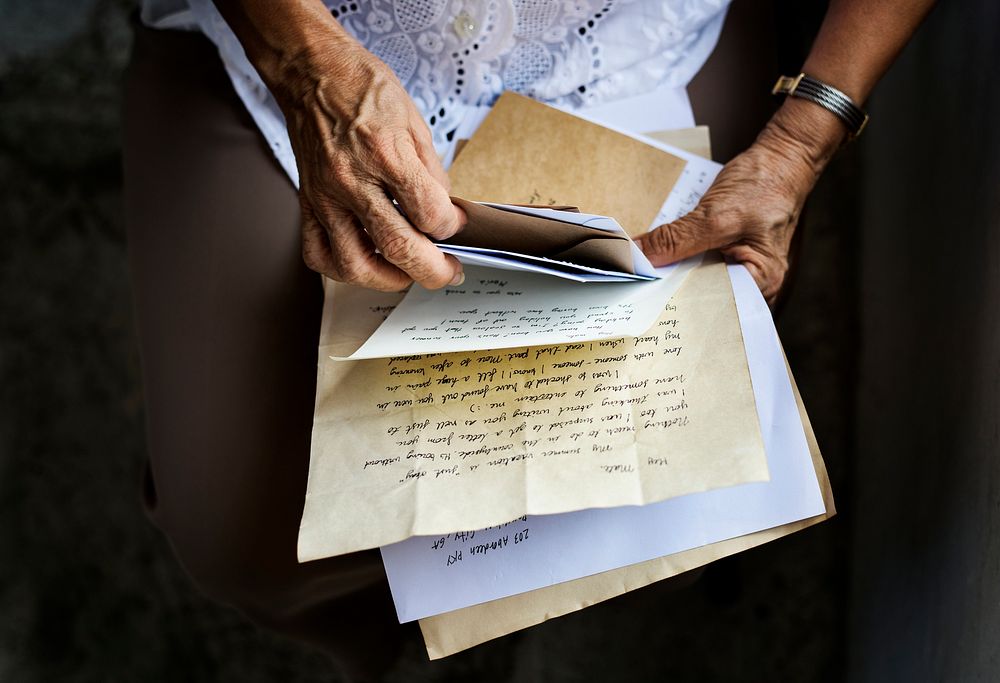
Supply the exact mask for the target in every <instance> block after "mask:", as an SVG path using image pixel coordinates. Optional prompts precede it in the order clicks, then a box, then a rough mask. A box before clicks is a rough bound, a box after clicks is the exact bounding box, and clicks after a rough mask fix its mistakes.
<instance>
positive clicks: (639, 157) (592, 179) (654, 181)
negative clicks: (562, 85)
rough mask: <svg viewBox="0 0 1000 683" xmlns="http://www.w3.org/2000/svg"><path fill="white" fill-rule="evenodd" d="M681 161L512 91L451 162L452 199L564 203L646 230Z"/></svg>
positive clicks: (632, 229)
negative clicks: (454, 197)
mask: <svg viewBox="0 0 1000 683" xmlns="http://www.w3.org/2000/svg"><path fill="white" fill-rule="evenodd" d="M684 164H685V162H684V160H683V159H681V158H679V157H675V156H674V155H672V154H670V153H668V152H665V151H663V150H661V149H658V148H656V147H652V146H650V145H647V144H645V143H643V142H641V141H639V140H636V139H634V138H631V137H629V136H627V135H623V134H621V133H618V132H616V131H613V130H610V129H608V128H604V127H603V126H599V125H597V124H594V123H590V122H588V121H584V120H583V119H580V118H578V117H575V116H572V115H571V114H566V113H564V112H561V111H559V110H558V109H554V108H552V107H549V106H547V105H544V104H541V103H539V102H535V101H534V100H531V99H528V98H527V97H523V96H521V95H517V94H515V93H509V92H508V93H504V94H503V95H501V96H500V98H499V99H498V100H497V102H496V104H495V105H494V106H493V110H492V111H491V112H490V113H489V115H488V116H487V117H486V119H485V120H484V121H483V123H482V125H480V127H479V129H478V130H477V131H476V133H475V135H473V136H472V138H471V139H470V140H469V141H468V142H467V143H466V144H465V145H464V147H463V148H462V150H461V154H460V155H459V156H458V157H456V159H455V161H454V163H453V164H452V167H451V170H450V171H449V176H450V177H451V181H452V186H451V192H452V194H453V195H455V196H456V197H464V198H465V199H471V200H475V201H490V202H501V203H505V204H569V205H572V206H578V207H580V209H581V210H583V211H585V212H586V213H593V214H599V215H602V216H611V217H613V218H615V219H616V220H617V221H618V222H619V223H620V224H621V226H622V227H623V228H625V230H626V232H628V233H629V234H630V235H632V236H635V235H639V234H642V233H644V232H646V230H648V229H649V226H650V225H651V224H652V222H653V220H654V219H655V218H656V215H657V213H659V211H660V208H661V207H662V206H663V203H664V201H665V200H666V198H667V195H668V194H669V193H670V189H671V188H672V187H673V186H674V183H675V182H677V179H678V178H679V177H680V174H681V172H682V171H683V170H684Z"/></svg>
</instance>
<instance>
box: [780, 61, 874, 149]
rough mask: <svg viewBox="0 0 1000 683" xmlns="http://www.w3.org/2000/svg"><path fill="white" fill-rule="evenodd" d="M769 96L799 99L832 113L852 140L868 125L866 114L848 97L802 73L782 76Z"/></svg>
mask: <svg viewBox="0 0 1000 683" xmlns="http://www.w3.org/2000/svg"><path fill="white" fill-rule="evenodd" d="M771 94H772V95H788V96H789V97H801V98H802V99H804V100H809V101H810V102H814V103H815V104H818V105H819V106H821V107H823V108H824V109H826V110H827V111H830V112H833V113H834V114H835V115H836V116H837V118H839V119H840V120H841V121H843V122H844V125H846V126H847V131H848V135H849V136H850V138H851V139H852V140H853V139H854V138H856V137H858V136H859V135H861V131H863V130H864V129H865V126H867V125H868V114H867V113H865V111H864V110H862V109H861V107H859V106H858V105H856V104H854V101H853V100H852V99H851V98H850V97H848V96H847V95H845V94H844V93H842V92H841V91H839V90H837V89H836V88H834V87H833V86H832V85H827V84H826V83H824V82H823V81H820V80H817V79H815V78H813V77H812V76H807V75H806V74H804V73H803V74H799V75H798V76H782V77H781V78H779V79H778V82H777V83H775V84H774V88H773V89H772V90H771Z"/></svg>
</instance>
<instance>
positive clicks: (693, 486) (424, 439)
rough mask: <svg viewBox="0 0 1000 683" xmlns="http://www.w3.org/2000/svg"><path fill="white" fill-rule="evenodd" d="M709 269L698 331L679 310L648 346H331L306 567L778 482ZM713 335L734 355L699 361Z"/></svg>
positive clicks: (321, 394)
mask: <svg viewBox="0 0 1000 683" xmlns="http://www.w3.org/2000/svg"><path fill="white" fill-rule="evenodd" d="M704 268H724V266H723V265H721V264H718V263H715V264H712V265H709V266H704ZM699 270H700V269H695V270H694V271H693V272H692V275H691V276H690V277H689V279H688V282H691V281H692V280H693V281H694V283H693V284H691V285H688V284H685V285H684V287H688V286H691V287H692V288H693V289H692V291H694V292H698V294H697V295H696V296H695V297H694V300H695V302H696V304H697V303H700V304H702V305H703V306H704V308H703V310H702V313H701V314H700V316H699V318H700V321H699V324H697V325H692V324H690V323H689V322H688V321H686V319H685V317H683V316H681V315H678V311H677V310H676V308H675V307H674V306H672V305H667V307H666V309H665V310H663V312H662V314H661V315H660V316H659V318H658V319H657V320H656V321H655V323H654V325H653V326H652V327H651V328H650V329H649V330H648V332H646V333H645V334H643V335H642V336H640V337H626V338H618V339H606V340H599V341H593V342H579V343H569V344H559V345H549V346H524V347H518V348H509V349H501V350H483V351H473V352H466V353H449V354H432V355H406V356H393V357H390V358H382V359H376V360H366V361H354V362H346V363H345V362H334V361H332V360H330V359H329V358H328V357H327V355H326V354H325V353H324V349H323V348H322V347H321V359H320V372H319V386H318V388H317V408H316V422H315V427H314V431H313V450H312V460H311V465H310V475H309V486H308V492H307V497H306V506H305V512H304V514H303V520H302V527H301V531H300V536H299V556H300V559H301V560H309V559H316V558H320V557H327V556H332V555H338V554H342V553H347V552H351V551H354V550H360V549H363V548H370V547H374V546H379V545H385V544H388V543H392V542H396V541H399V540H402V539H404V538H408V537H410V536H413V535H431V534H448V533H452V532H456V531H460V530H462V529H474V528H484V527H489V526H493V525H498V524H503V523H506V522H508V521H509V520H511V519H515V518H517V517H518V516H521V515H525V514H533V515H535V514H554V513H560V512H568V511H572V510H579V509H584V508H591V507H611V506H621V505H640V504H645V503H650V502H654V501H659V500H664V499H666V498H671V497H675V496H680V495H684V494H688V493H693V492H697V491H704V490H708V489H713V488H719V487H725V486H732V485H736V484H740V483H745V482H749V481H762V480H766V479H767V476H768V475H767V465H766V459H765V456H764V450H763V444H762V441H761V436H760V430H759V426H758V423H757V418H756V411H755V407H754V398H753V393H752V390H751V386H750V379H749V374H748V372H747V366H746V360H745V356H744V355H743V353H742V338H741V335H740V329H739V323H738V321H737V318H736V316H735V315H733V314H732V311H731V310H728V309H727V308H726V306H728V307H730V308H731V307H732V305H733V304H732V298H731V295H730V294H729V292H728V291H721V292H716V291H714V290H713V289H712V288H707V289H706V288H705V287H702V286H700V285H699V278H697V277H696V274H697V273H698V272H699ZM723 282H725V280H723ZM336 299H337V297H336V296H335V295H334V296H330V295H329V292H328V297H327V312H329V311H330V310H334V309H336V308H337V304H336ZM457 311H458V309H456V315H459V313H458V312H457ZM704 311H715V313H710V314H707V315H706V314H705V313H704ZM372 314H373V315H374V314H375V312H374V311H372ZM376 324H377V323H376ZM328 329H329V328H328V326H326V325H324V330H325V331H327V330H328ZM708 336H711V338H713V339H714V340H716V348H718V344H722V345H723V346H724V347H728V348H730V349H732V352H731V353H727V354H724V355H721V356H720V355H713V357H712V358H711V359H710V360H709V359H703V358H702V351H701V350H702V349H703V348H705V347H706V345H705V344H704V341H705V339H706V338H707V337H708Z"/></svg>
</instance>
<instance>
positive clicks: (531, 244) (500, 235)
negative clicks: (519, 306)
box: [440, 197, 635, 274]
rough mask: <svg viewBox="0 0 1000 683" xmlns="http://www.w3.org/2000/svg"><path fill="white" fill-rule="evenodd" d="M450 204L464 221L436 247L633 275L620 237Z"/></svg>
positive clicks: (624, 239) (629, 254) (627, 250)
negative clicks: (538, 258)
mask: <svg viewBox="0 0 1000 683" xmlns="http://www.w3.org/2000/svg"><path fill="white" fill-rule="evenodd" d="M451 201H452V202H453V203H454V204H455V205H456V206H459V207H461V209H462V210H463V211H465V215H466V216H467V218H468V220H467V222H466V224H465V227H464V228H462V231H461V232H459V233H458V234H456V235H455V236H453V237H450V238H448V239H446V240H441V241H440V244H450V245H455V246H463V247H479V248H482V249H500V250H503V251H508V252H512V253H516V254H527V255H529V256H544V257H545V258H549V259H556V260H558V261H565V262H567V263H573V264H577V265H581V266H589V267H591V268H601V269H604V270H611V271H616V272H621V273H633V274H634V272H635V268H634V264H633V261H632V245H631V244H630V242H629V239H628V238H627V237H626V236H625V235H622V234H615V233H613V232H607V231H606V230H598V229H597V228H588V227H586V226H583V225H574V224H572V223H564V222H562V221H559V220H555V219H547V218H542V217H540V216H530V215H527V214H521V213H515V212H512V211H504V210H503V209H498V208H494V207H492V206H486V205H484V204H478V203H476V202H470V201H466V200H464V199H459V198H458V197H452V198H451Z"/></svg>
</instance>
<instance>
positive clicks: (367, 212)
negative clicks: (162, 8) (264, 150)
mask: <svg viewBox="0 0 1000 683" xmlns="http://www.w3.org/2000/svg"><path fill="white" fill-rule="evenodd" d="M215 4H216V5H217V6H218V8H219V10H220V11H221V12H222V14H223V16H224V17H225V18H226V21H227V22H228V23H229V25H230V27H232V29H233V31H234V32H235V33H236V35H237V37H238V38H239V39H240V42H241V43H242V44H243V47H244V49H245V50H246V53H247V57H248V58H249V59H250V61H251V62H252V63H253V65H254V66H255V67H256V68H257V71H258V73H259V74H260V75H261V77H262V78H263V79H264V82H265V83H266V84H267V86H268V88H270V90H271V92H272V93H273V94H274V96H275V98H276V99H277V101H278V105H279V106H280V107H281V110H282V112H283V113H284V115H285V120H286V122H287V124H288V134H289V137H290V138H291V142H292V149H293V151H294V152H295V159H296V162H297V164H298V169H299V199H300V203H301V206H302V255H303V258H304V259H305V262H306V265H308V266H309V267H310V268H312V269H313V270H315V271H317V272H320V273H322V274H324V275H326V276H328V277H331V278H333V279H335V280H339V281H341V282H347V283H350V284H355V285H361V286H364V287H371V288H374V289H381V290H387V291H397V290H400V289H403V288H405V287H406V286H407V285H409V284H410V283H411V282H413V281H414V280H415V281H417V282H419V283H420V284H421V285H423V286H425V287H428V288H437V287H443V286H445V285H447V284H449V283H455V284H457V283H459V282H461V281H462V279H463V278H464V275H463V274H462V266H461V264H460V263H459V262H458V260H457V259H455V258H454V257H453V256H449V255H446V254H444V253H443V252H442V251H441V250H440V249H438V248H437V246H435V245H434V243H433V242H431V240H430V239H429V238H437V239H444V238H447V237H451V236H452V235H454V234H455V233H456V232H458V231H459V230H460V229H461V228H462V225H463V223H464V221H465V215H464V214H463V212H462V211H461V210H460V209H459V208H458V207H456V206H455V205H453V204H452V203H451V199H450V198H449V197H448V176H447V175H446V174H445V172H444V169H443V168H442V167H441V162H440V160H439V159H438V157H437V153H436V152H435V150H434V145H433V142H432V140H431V133H430V130H428V128H427V124H425V123H424V121H423V119H422V118H421V116H420V113H419V112H418V111H417V108H416V106H415V105H414V104H413V101H412V100H411V99H410V96H409V95H408V94H407V92H406V90H405V89H404V88H403V85H402V84H401V83H400V82H399V79H398V78H396V75H395V74H394V73H393V72H392V70H391V69H389V67H387V66H386V65H385V64H384V63H383V62H382V61H381V60H379V59H378V58H377V57H375V56H374V55H373V54H371V53H370V52H368V51H367V50H365V49H364V48H363V47H362V46H361V44H360V43H358V42H357V41H356V40H354V38H353V37H351V36H350V35H349V34H348V33H347V32H346V31H345V30H344V29H343V28H342V27H341V26H340V24H339V23H337V21H336V20H335V19H334V18H333V17H332V16H331V15H330V11H329V10H328V9H327V8H326V7H325V6H324V5H323V3H322V2H320V1H319V0H285V1H284V2H281V3H274V2H273V1H272V0H215ZM393 199H395V200H396V202H397V203H398V205H399V209H401V210H402V213H401V212H400V210H399V209H397V207H396V206H394V205H393Z"/></svg>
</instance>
